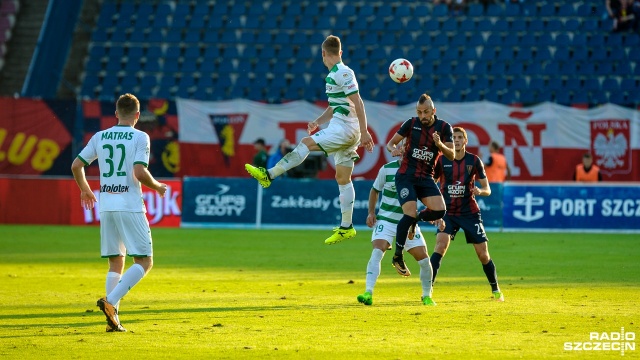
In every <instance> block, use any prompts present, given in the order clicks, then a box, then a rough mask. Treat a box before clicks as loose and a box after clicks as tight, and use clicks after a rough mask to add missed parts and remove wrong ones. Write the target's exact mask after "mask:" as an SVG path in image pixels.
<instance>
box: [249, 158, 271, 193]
mask: <svg viewBox="0 0 640 360" xmlns="http://www.w3.org/2000/svg"><path fill="white" fill-rule="evenodd" d="M244 168H245V169H246V170H247V172H248V173H249V175H251V176H253V177H254V178H255V179H256V180H258V182H259V183H260V185H262V187H263V188H268V187H269V185H271V179H269V174H268V173H267V169H265V168H263V167H255V166H253V165H249V164H244Z"/></svg>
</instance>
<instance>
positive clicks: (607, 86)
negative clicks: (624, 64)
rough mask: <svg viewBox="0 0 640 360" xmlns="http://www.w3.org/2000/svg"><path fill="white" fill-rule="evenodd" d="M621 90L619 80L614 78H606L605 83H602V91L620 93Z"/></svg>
mask: <svg viewBox="0 0 640 360" xmlns="http://www.w3.org/2000/svg"><path fill="white" fill-rule="evenodd" d="M625 85H626V84H625ZM620 90H621V88H620V85H619V84H618V80H616V79H614V78H605V79H604V81H603V82H602V91H609V92H618V91H620ZM622 90H627V89H624V88H623V89H622ZM630 90H631V91H633V90H634V89H630ZM635 90H636V91H637V90H638V89H635Z"/></svg>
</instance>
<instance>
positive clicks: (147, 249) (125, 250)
mask: <svg viewBox="0 0 640 360" xmlns="http://www.w3.org/2000/svg"><path fill="white" fill-rule="evenodd" d="M100 252H101V255H102V257H114V256H124V255H125V254H126V255H129V256H134V257H151V256H153V244H152V240H151V229H150V228H149V221H148V220H147V216H146V215H145V214H144V213H142V212H126V211H105V212H101V213H100Z"/></svg>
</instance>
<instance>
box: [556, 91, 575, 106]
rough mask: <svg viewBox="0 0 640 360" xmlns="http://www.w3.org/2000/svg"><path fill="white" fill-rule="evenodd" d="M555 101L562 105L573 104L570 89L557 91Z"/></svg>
mask: <svg viewBox="0 0 640 360" xmlns="http://www.w3.org/2000/svg"><path fill="white" fill-rule="evenodd" d="M555 101H556V102H557V103H558V104H561V105H571V103H572V102H573V101H572V99H571V94H570V93H569V92H568V91H562V90H561V91H556V93H555Z"/></svg>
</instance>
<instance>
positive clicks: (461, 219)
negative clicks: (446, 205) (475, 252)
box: [438, 212, 489, 244]
mask: <svg viewBox="0 0 640 360" xmlns="http://www.w3.org/2000/svg"><path fill="white" fill-rule="evenodd" d="M442 220H444V223H445V228H444V230H443V231H440V230H438V233H441V232H443V233H445V234H449V235H450V236H451V240H454V239H455V237H456V233H457V232H458V230H460V229H462V230H464V236H465V238H467V244H482V243H483V242H486V241H488V240H489V239H487V234H486V233H485V231H484V225H483V224H482V216H480V213H479V212H477V213H475V214H470V215H459V216H456V215H454V216H450V215H449V214H445V216H444V217H443V218H442Z"/></svg>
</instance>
